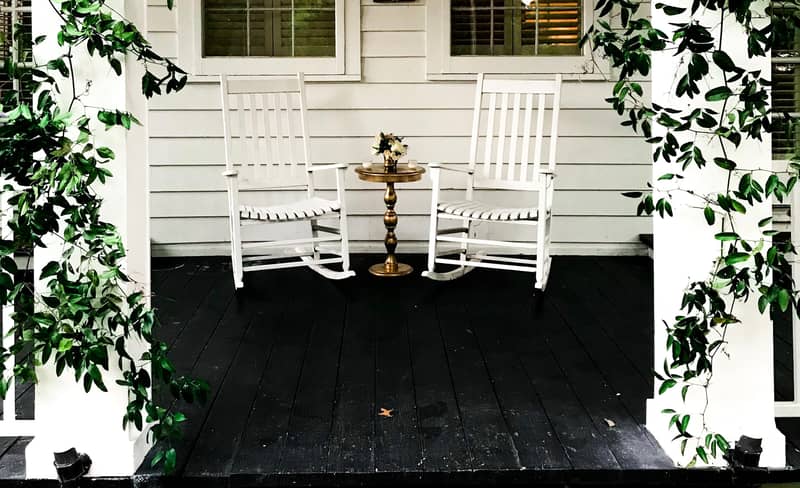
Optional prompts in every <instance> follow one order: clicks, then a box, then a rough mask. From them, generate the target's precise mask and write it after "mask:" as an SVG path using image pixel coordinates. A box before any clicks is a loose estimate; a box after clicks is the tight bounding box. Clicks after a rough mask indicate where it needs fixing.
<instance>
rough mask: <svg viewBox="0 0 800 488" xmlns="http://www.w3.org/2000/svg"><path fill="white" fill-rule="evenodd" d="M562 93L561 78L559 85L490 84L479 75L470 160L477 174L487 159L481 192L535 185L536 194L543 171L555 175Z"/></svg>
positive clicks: (478, 181)
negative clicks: (482, 190)
mask: <svg viewBox="0 0 800 488" xmlns="http://www.w3.org/2000/svg"><path fill="white" fill-rule="evenodd" d="M560 92H561V77H560V76H557V77H556V79H555V80H488V79H484V77H483V75H482V74H480V75H478V83H477V88H476V93H475V109H474V114H473V124H472V140H471V143H470V157H469V164H470V168H471V169H473V170H474V169H475V168H476V165H477V164H479V163H480V162H481V161H479V157H480V156H479V155H480V154H481V153H482V154H483V161H482V163H483V171H482V175H481V177H479V178H477V179H476V181H475V186H476V187H485V188H487V187H488V188H500V187H510V186H513V187H515V188H524V187H526V185H530V189H532V190H533V189H536V188H537V180H538V178H539V175H540V173H541V172H542V171H544V170H547V171H548V172H552V171H554V170H555V164H556V140H557V136H558V134H557V130H556V129H557V127H558V113H559V96H560ZM523 96H524V108H523V105H522V104H523ZM534 98H535V99H536V104H535V105H534ZM548 101H551V103H550V104H549V106H548ZM498 102H499V104H498ZM484 104H485V105H486V108H484ZM498 105H499V106H498ZM548 112H549V113H548ZM534 115H535V119H536V121H535V124H536V125H535V126H533V120H534ZM548 116H549V117H548ZM547 118H549V119H550V120H549V121H548V120H547ZM482 129H483V130H482ZM548 132H549V133H548ZM531 137H534V143H533V148H532V149H533V151H532V152H533V154H531ZM545 145H547V146H548V150H547V153H546V155H545V152H544V146H545ZM481 146H483V147H482V148H481Z"/></svg>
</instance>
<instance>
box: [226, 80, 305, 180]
mask: <svg viewBox="0 0 800 488" xmlns="http://www.w3.org/2000/svg"><path fill="white" fill-rule="evenodd" d="M220 81H221V83H222V86H223V88H224V89H223V90H222V108H223V111H224V116H223V129H224V136H225V165H226V169H228V170H239V172H240V175H241V176H242V178H243V179H244V180H245V181H246V182H247V183H246V186H249V185H250V184H253V185H255V186H269V187H276V186H303V187H308V186H309V178H308V175H307V172H306V171H305V170H306V169H307V167H308V165H309V164H310V160H309V151H308V131H307V127H306V114H305V109H306V107H305V93H304V83H303V75H302V73H300V74H298V75H297V78H296V79H274V80H237V79H230V78H228V77H227V76H225V75H222V76H221V79H220ZM298 127H299V131H298V130H297V128H298Z"/></svg>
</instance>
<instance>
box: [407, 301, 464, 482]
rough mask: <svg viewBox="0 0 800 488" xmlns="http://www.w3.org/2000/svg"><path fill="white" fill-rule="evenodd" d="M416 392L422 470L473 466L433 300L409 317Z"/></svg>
mask: <svg viewBox="0 0 800 488" xmlns="http://www.w3.org/2000/svg"><path fill="white" fill-rule="evenodd" d="M408 328H409V336H410V337H409V339H410V342H411V362H412V367H413V372H414V391H415V394H416V402H417V415H418V418H419V427H420V436H421V440H422V455H423V458H422V468H423V470H425V471H427V472H442V471H462V470H465V469H468V468H470V467H471V466H473V464H474V463H473V461H472V456H471V453H470V452H469V447H468V445H467V442H466V438H465V435H464V426H463V424H462V421H461V415H460V412H459V409H458V402H457V400H456V395H455V392H454V391H453V384H452V381H451V378H450V374H449V372H448V364H447V355H446V351H445V345H444V343H443V342H442V337H441V335H440V333H439V324H438V322H437V320H436V304H435V302H434V301H433V300H432V299H431V298H430V297H426V299H425V300H422V301H420V303H419V304H418V305H417V306H416V307H413V308H412V309H411V310H410V311H409V315H408Z"/></svg>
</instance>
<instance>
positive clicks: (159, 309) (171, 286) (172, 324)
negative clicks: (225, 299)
mask: <svg viewBox="0 0 800 488" xmlns="http://www.w3.org/2000/svg"><path fill="white" fill-rule="evenodd" d="M187 271H189V275H188V280H184V279H181V278H180V277H178V276H176V277H175V278H172V277H170V278H168V279H167V280H166V281H165V282H164V285H163V287H162V288H160V289H159V290H157V291H156V294H155V296H154V297H153V303H154V305H155V306H156V316H157V317H158V319H159V320H158V321H159V327H158V337H159V339H160V340H161V341H163V342H165V343H167V344H170V345H174V343H175V341H176V340H177V338H178V337H179V336H180V335H181V333H182V332H183V330H184V329H185V328H186V327H187V326H189V325H191V320H192V319H193V317H194V316H195V314H196V312H197V310H198V308H199V307H201V306H202V304H203V303H204V300H206V298H207V297H208V296H209V295H211V294H214V296H217V295H219V294H220V293H222V292H224V290H227V289H228V288H229V287H227V286H224V285H225V283H224V282H223V280H224V279H225V278H226V277H228V276H229V275H230V270H226V269H222V268H221V267H220V266H218V265H217V264H215V263H214V262H209V261H200V262H198V263H197V264H196V266H194V267H192V266H187Z"/></svg>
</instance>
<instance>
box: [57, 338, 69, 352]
mask: <svg viewBox="0 0 800 488" xmlns="http://www.w3.org/2000/svg"><path fill="white" fill-rule="evenodd" d="M70 349H72V339H67V338H66V337H65V338H62V339H61V340H60V341H59V342H58V352H65V351H69V350H70Z"/></svg>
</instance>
